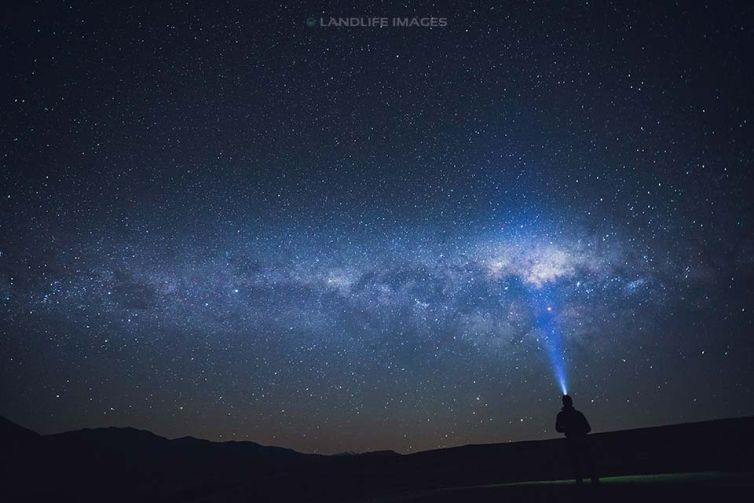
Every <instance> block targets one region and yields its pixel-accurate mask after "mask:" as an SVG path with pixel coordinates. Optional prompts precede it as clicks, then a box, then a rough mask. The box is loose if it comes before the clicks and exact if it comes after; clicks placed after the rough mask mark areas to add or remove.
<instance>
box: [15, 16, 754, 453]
mask: <svg viewBox="0 0 754 503" xmlns="http://www.w3.org/2000/svg"><path fill="white" fill-rule="evenodd" d="M284 3H285V5H281V4H280V3H271V4H269V5H267V6H265V5H264V4H259V3H254V4H252V3H240V4H237V5H236V4H231V3H225V2H211V3H207V2H197V3H191V2H189V3H186V2H160V3H159V4H150V3H138V4H135V5H128V3H127V2H114V3H113V2H106V3H102V4H101V5H97V4H93V3H83V2H34V3H32V2H19V3H17V4H13V3H7V4H4V5H3V7H2V16H3V26H4V29H3V30H2V32H1V33H0V54H2V61H3V72H2V76H1V77H0V79H1V80H0V82H2V89H3V92H2V98H1V100H0V187H1V188H0V190H1V191H2V192H0V358H2V364H0V414H1V415H4V416H6V417H8V418H9V419H11V420H13V421H16V422H19V423H21V424H23V425H25V426H27V427H30V428H33V429H35V430H37V431H40V432H43V433H51V432H58V431H63V430H68V429H75V428H82V427H98V426H109V425H118V426H125V425H128V426H134V427H138V428H144V429H149V430H151V431H154V432H155V433H158V434H161V435H165V436H168V437H178V436H184V435H193V436H198V437H203V438H208V439H212V440H228V439H239V440H253V441H256V442H260V443H264V444H272V445H281V446H285V447H291V448H295V449H298V450H302V451H305V452H321V453H335V452H344V451H366V450H377V449H394V450H396V451H399V452H412V451H417V450H423V449H431V448H438V447H447V446H454V445H461V444H467V443H485V442H505V441H515V440H524V439H538V438H551V437H554V436H556V435H557V434H556V433H555V432H554V424H553V423H554V416H555V413H556V412H557V411H558V410H559V407H560V395H561V393H562V391H561V387H562V386H567V389H568V391H569V392H570V393H571V394H572V395H573V397H574V400H575V405H576V407H577V408H579V409H580V410H582V411H583V412H584V413H585V414H586V415H587V417H588V418H589V420H590V421H591V423H592V426H593V428H594V430H596V431H608V430H615V429H622V428H633V427H641V426H650V425H658V424H668V423H676V422H685V421H694V420H704V419H712V418H721V417H730V416H741V415H751V414H754V390H752V384H754V366H753V365H752V362H754V337H753V336H754V333H753V331H752V328H753V322H754V306H752V302H751V299H752V298H754V282H753V281H754V232H753V231H754V225H753V224H754V221H753V220H754V210H753V209H752V194H753V193H754V191H753V190H752V189H754V183H753V182H754V180H753V179H752V178H753V175H752V170H751V164H752V160H753V159H754V150H753V147H754V141H753V140H752V123H751V122H752V112H753V111H754V102H753V100H752V97H753V94H752V84H751V83H752V81H753V77H754V75H752V73H753V70H752V69H753V68H754V65H752V61H751V56H750V49H749V48H750V47H752V43H753V42H754V40H752V19H754V17H753V16H752V7H751V6H750V5H747V3H745V2H742V3H740V4H739V3H729V2H711V3H709V5H706V6H705V5H703V4H701V3H694V2H678V3H673V2H646V3H631V4H628V3H626V4H624V3H623V2H594V3H592V2H537V3H531V4H529V3H525V2H518V1H517V2H494V3H487V2H468V3H465V4H463V3H461V2H449V3H447V4H445V3H442V2H427V3H422V4H421V5H418V4H416V5H415V4H413V3H409V4H403V3H398V2H394V3H387V2H386V3H383V2H369V3H364V4H361V3H354V2H348V3H343V4H337V3H318V4H316V6H315V4H314V3H312V2H292V3H288V2H284ZM356 4H358V5H356ZM345 16H358V17H365V16H369V17H373V16H379V17H383V16H384V17H390V18H392V17H396V16H398V17H415V16H418V17H429V16H434V17H444V18H446V19H447V26H445V27H435V28H425V27H413V28H400V27H387V28H369V27H340V28H337V27H323V26H309V23H307V19H309V18H310V17H314V18H316V19H320V18H321V19H324V20H327V19H329V17H345ZM561 381H562V385H561Z"/></svg>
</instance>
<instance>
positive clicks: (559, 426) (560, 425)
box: [555, 412, 563, 433]
mask: <svg viewBox="0 0 754 503" xmlns="http://www.w3.org/2000/svg"><path fill="white" fill-rule="evenodd" d="M562 416H563V414H562V413H561V412H558V416H557V417H556V418H555V431H557V432H558V433H563V421H562V419H561V418H562Z"/></svg>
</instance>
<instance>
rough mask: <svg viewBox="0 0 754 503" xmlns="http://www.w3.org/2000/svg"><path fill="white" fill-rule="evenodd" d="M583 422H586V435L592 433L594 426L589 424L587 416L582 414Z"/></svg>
mask: <svg viewBox="0 0 754 503" xmlns="http://www.w3.org/2000/svg"><path fill="white" fill-rule="evenodd" d="M581 420H582V421H583V422H584V433H589V432H590V431H592V426H591V425H590V424H589V421H587V420H586V416H585V415H584V414H581Z"/></svg>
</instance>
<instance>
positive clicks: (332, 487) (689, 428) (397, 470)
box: [0, 418, 754, 502]
mask: <svg viewBox="0 0 754 503" xmlns="http://www.w3.org/2000/svg"><path fill="white" fill-rule="evenodd" d="M590 438H591V441H592V443H593V448H594V452H595V457H596V459H597V464H598V466H599V470H600V472H601V475H603V476H608V477H610V476H618V475H629V474H688V473H699V472H704V473H708V474H709V473H713V472H714V473H718V474H719V473H724V474H733V475H736V477H738V478H736V479H735V484H733V483H730V481H729V479H725V480H728V482H726V483H725V484H723V485H719V487H718V486H715V487H712V486H711V485H710V483H709V480H710V479H709V477H708V478H706V479H704V480H706V481H707V482H705V484H702V485H700V486H699V487H697V485H698V484H697V485H695V484H696V482H694V483H692V482H689V481H688V480H691V479H688V480H687V479H683V480H684V481H685V482H684V483H683V484H675V485H673V484H664V485H662V484H659V485H656V486H652V487H653V488H652V489H651V490H652V491H653V492H652V494H654V495H655V496H656V495H658V494H661V493H662V491H671V493H669V494H667V495H666V496H667V497H669V498H673V497H678V496H679V495H682V496H683V498H685V500H686V501H697V500H701V499H695V498H702V497H704V498H708V497H709V496H710V494H709V493H705V491H706V490H709V491H714V494H716V495H719V494H720V491H722V492H723V493H724V494H732V493H731V491H735V490H739V489H742V488H746V489H747V490H750V489H751V484H750V482H751V477H749V476H748V475H746V476H744V478H743V482H742V479H741V474H751V473H752V472H754V418H738V419H724V420H717V421H707V422H701V423H689V424H680V425H671V426H662V427H655V428H643V429H636V430H624V431H615V432H608V433H598V434H594V435H592V436H591V437H590ZM0 441H1V442H2V445H3V446H4V448H3V449H2V454H0V461H2V480H0V491H1V492H0V497H2V498H1V499H2V501H85V502H88V501H175V502H177V501H196V502H199V501H202V502H214V501H370V500H372V499H373V498H376V497H383V498H388V499H387V500H385V501H388V500H389V498H399V499H396V501H398V500H401V501H466V502H468V501H487V500H486V499H484V498H485V496H484V494H482V492H483V491H482V489H479V488H485V487H486V489H484V491H487V492H490V491H491V492H490V494H489V495H488V496H489V498H490V501H491V500H495V501H499V500H500V498H501V494H502V495H503V496H504V495H505V494H508V495H511V494H514V493H515V494H518V496H517V498H516V499H518V500H520V501H529V500H531V501H542V499H537V498H540V497H541V496H542V491H557V490H558V489H555V487H557V486H547V487H548V488H546V489H543V488H541V487H540V488H531V487H530V488H528V489H527V488H526V486H521V487H508V488H506V487H498V486H494V487H492V486H489V485H490V484H502V483H511V482H521V481H527V480H556V479H567V478H569V476H570V475H569V469H568V466H567V463H564V461H565V457H566V456H567V453H566V450H565V448H564V440H562V439H556V440H541V441H527V442H514V443H505V444H484V445H468V446H462V447H454V448H448V449H438V450H432V451H425V452H419V453H415V454H409V455H400V454H397V453H395V452H392V451H376V452H372V453H364V454H342V455H333V456H325V455H317V454H303V453H300V452H297V451H294V450H292V449H286V448H282V447H269V446H264V445H260V444H257V443H254V442H235V441H233V442H211V441H208V440H202V439H197V438H193V437H183V438H178V439H174V440H169V439H166V438H164V437H160V436H158V435H155V434H153V433H151V432H149V431H145V430H138V429H134V428H113V427H110V428H95V429H83V430H76V431H70V432H65V433H59V434H54V435H39V434H37V433H35V432H33V431H31V430H28V429H26V428H23V427H22V426H19V425H17V424H15V423H13V422H11V421H9V420H7V419H4V418H0ZM731 476H732V475H731ZM747 477H749V478H747ZM674 480H675V479H674ZM679 480H680V479H679ZM694 480H696V479H694ZM715 480H717V479H715ZM608 482H609V480H608ZM605 485H606V486H607V488H606V489H600V490H605V491H611V490H612V491H615V489H614V488H613V489H610V488H611V487H612V486H610V484H609V483H608V484H605ZM713 485H714V484H713ZM469 487H471V488H476V489H473V490H474V491H475V496H474V497H473V498H471V499H470V498H469V497H468V495H467V494H466V492H464V491H471V490H472V489H463V490H461V489H459V488H469ZM705 488H706V489H705ZM647 490H648V489H647V487H645V486H642V485H641V484H636V483H634V484H633V485H627V486H626V488H624V489H622V490H621V492H618V493H615V494H612V495H610V499H611V500H614V501H623V500H622V499H620V495H621V494H624V495H630V494H633V496H632V497H636V498H646V494H644V493H641V491H647ZM437 491H450V492H444V493H442V494H440V493H437ZM459 491H460V492H459ZM526 491H529V493H531V494H530V496H526V495H525V494H524V493H525V492H526ZM631 491H634V493H635V492H636V491H639V493H638V494H634V493H632V492H631ZM673 491H675V492H673ZM679 491H680V492H679ZM684 491H685V492H684ZM527 494H528V493H527ZM536 494H539V496H536ZM558 494H559V493H558ZM422 495H424V496H422ZM531 495H533V496H531ZM705 495H706V496H705ZM626 497H628V496H626ZM412 498H413V499H412ZM422 498H425V499H422ZM443 498H445V499H443ZM448 498H449V499H448ZM454 498H457V499H454ZM527 498H530V499H527ZM531 498H533V499H531ZM616 498H617V499H616ZM556 499H557V498H556ZM543 500H544V501H547V500H548V499H547V498H544V499H543ZM626 501H628V499H626Z"/></svg>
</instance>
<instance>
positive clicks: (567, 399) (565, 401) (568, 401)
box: [563, 395, 573, 407]
mask: <svg viewBox="0 0 754 503" xmlns="http://www.w3.org/2000/svg"><path fill="white" fill-rule="evenodd" d="M563 407H573V398H571V397H570V396H569V395H563Z"/></svg>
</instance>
